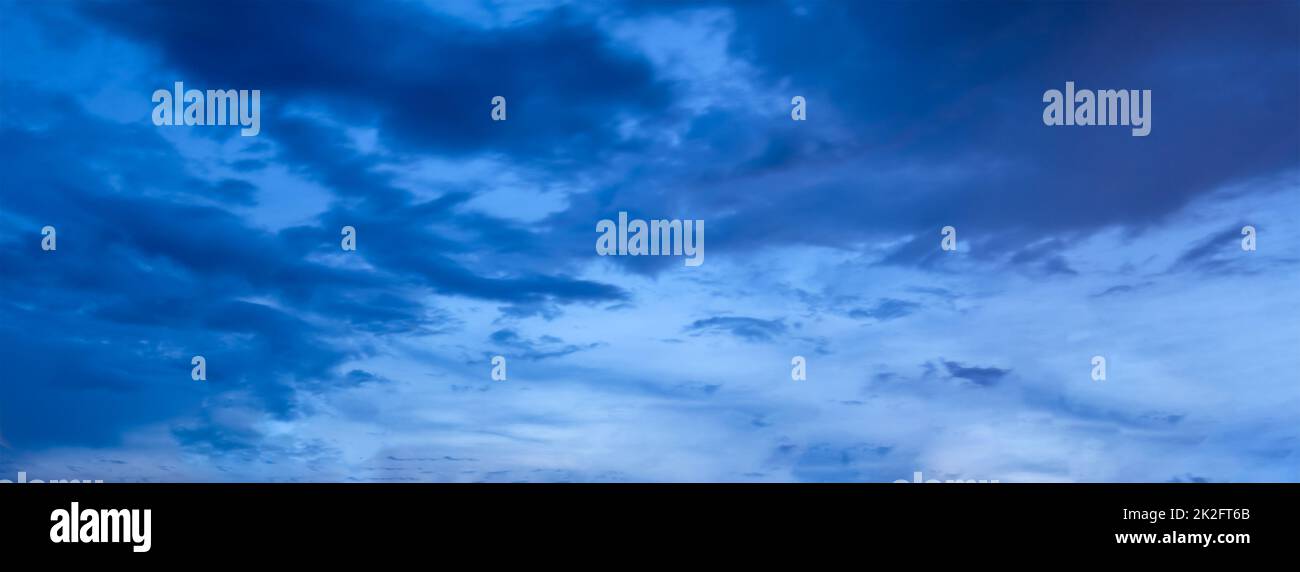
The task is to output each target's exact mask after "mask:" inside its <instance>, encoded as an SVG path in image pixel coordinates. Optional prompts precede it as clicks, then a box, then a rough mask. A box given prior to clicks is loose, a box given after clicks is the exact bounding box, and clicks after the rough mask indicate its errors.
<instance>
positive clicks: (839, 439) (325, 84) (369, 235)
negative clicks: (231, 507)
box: [0, 0, 1300, 483]
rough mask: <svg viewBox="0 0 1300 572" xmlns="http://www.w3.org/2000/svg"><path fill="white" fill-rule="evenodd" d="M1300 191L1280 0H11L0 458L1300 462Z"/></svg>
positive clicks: (1031, 466) (552, 467) (1006, 475)
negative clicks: (256, 124) (611, 227)
mask: <svg viewBox="0 0 1300 572" xmlns="http://www.w3.org/2000/svg"><path fill="white" fill-rule="evenodd" d="M175 82H184V84H185V86H186V88H187V89H199V90H209V89H223V90H224V89H237V90H238V89H244V90H254V89H256V90H259V93H260V132H259V133H258V134H257V135H255V136H247V137H245V136H241V135H240V133H239V128H238V127H232V126H211V125H193V126H185V125H161V126H160V125H155V123H154V122H153V121H152V119H151V117H152V114H153V112H154V106H155V103H154V101H153V100H152V94H153V93H154V92H155V90H159V89H163V90H170V89H172V87H173V85H174V83H175ZM1066 82H1073V84H1074V85H1075V86H1077V88H1078V89H1093V90H1102V89H1131V90H1150V91H1151V98H1150V100H1149V101H1150V107H1149V109H1150V127H1151V131H1150V133H1149V134H1148V135H1147V136H1145V137H1138V136H1133V135H1131V134H1130V129H1129V128H1128V127H1125V126H1049V125H1046V124H1045V123H1044V121H1043V112H1044V105H1045V104H1044V94H1045V92H1047V91H1048V90H1053V89H1055V90H1065V86H1066ZM496 96H501V97H504V98H505V99H506V102H507V104H506V108H505V109H506V112H507V115H506V118H505V120H503V121H495V120H494V118H493V116H492V113H493V109H494V104H493V103H491V101H492V99H493V98H494V97H496ZM796 96H798V97H802V98H804V102H805V103H804V107H803V109H802V111H803V113H804V114H805V115H804V117H805V118H804V119H803V120H796V119H795V118H794V115H793V111H794V105H793V104H792V100H793V98H794V97H796ZM620 212H626V213H628V216H629V217H630V218H640V219H647V220H648V219H682V220H687V221H697V220H698V221H704V227H705V241H704V244H705V246H706V252H707V255H706V257H705V258H704V263H703V264H701V265H699V266H687V265H685V264H683V259H682V257H680V256H601V255H598V254H597V249H596V245H597V239H598V238H599V237H600V234H599V233H598V232H596V228H597V224H598V223H599V221H601V220H604V219H611V220H616V219H617V217H618V214H619V213H620ZM1297 214H1300V3H1297V2H1295V1H1282V2H1253V1H1244V2H1233V3H1227V2H1199V1H1192V2H1185V3H1176V4H1175V3H1162V2H1117V3H1110V2H1033V3H1022V2H998V1H992V2H960V3H943V2H908V3H901V2H874V1H873V2H849V1H825V2H815V1H810V2H796V1H776V2H736V3H728V2H708V1H700V2H689V3H681V2H671V3H659V2H612V1H611V2H572V3H568V2H536V1H526V2H522V1H521V2H509V3H500V4H498V3H490V2H479V1H452V2H449V1H442V0H439V1H427V2H413V1H405V2H388V1H384V2H324V1H283V2H251V1H243V0H234V1H223V2H220V3H209V2H198V1H195V2H180V1H175V2H165V1H164V2H142V1H131V2H102V3H101V2H68V1H55V2H38V1H35V0H0V479H4V480H17V479H18V473H20V472H23V473H26V478H28V479H98V480H103V481H105V482H247V481H255V482H372V481H377V482H520V481H527V482H892V481H895V480H899V479H905V480H913V479H914V475H915V474H916V473H918V472H919V473H922V474H923V475H924V479H940V480H976V479H978V480H997V481H999V482H1002V483H1010V482H1171V481H1172V482H1279V481H1280V482H1297V481H1300V422H1298V421H1300V373H1297V372H1300V321H1298V320H1297V316H1298V315H1300V217H1298V216H1297ZM46 226H52V227H54V228H55V230H56V232H57V235H56V236H57V242H56V247H55V248H54V249H53V250H45V249H44V248H43V230H42V229H43V228H44V227H46ZM344 226H351V227H353V229H355V232H356V234H355V240H356V242H355V245H356V249H355V251H350V250H344V249H343V248H342V246H341V240H342V235H341V229H342V228H343V227H344ZM948 226H951V227H952V228H953V229H954V230H955V231H956V232H955V236H956V239H957V241H956V244H957V247H956V250H955V251H947V250H944V249H943V248H942V239H943V236H941V229H943V228H944V227H948ZM1246 226H1250V227H1252V228H1253V229H1254V230H1255V234H1254V235H1253V238H1254V240H1255V248H1254V250H1247V249H1244V248H1243V240H1244V239H1245V237H1243V235H1242V229H1243V227H1246ZM194 356H203V358H204V359H205V360H206V361H205V367H206V372H205V374H206V375H205V379H203V380H195V379H193V376H192V374H193V373H194V372H193V371H192V370H193V366H192V361H191V359H192V358H193V357H194ZM494 356H501V357H503V358H504V359H505V363H506V369H505V374H506V375H505V379H504V380H497V379H493V376H492V373H493V370H494V365H493V363H492V360H493V357H494ZM796 356H800V357H802V358H803V359H804V361H805V363H806V369H805V373H806V379H794V378H795V377H797V376H795V375H793V373H794V372H793V371H792V370H793V369H794V367H793V366H792V360H793V359H794V358H795V357H796ZM1094 357H1101V358H1104V359H1105V376H1104V379H1098V378H1097V377H1098V376H1097V373H1098V372H1097V368H1095V367H1094V362H1093V359H1094Z"/></svg>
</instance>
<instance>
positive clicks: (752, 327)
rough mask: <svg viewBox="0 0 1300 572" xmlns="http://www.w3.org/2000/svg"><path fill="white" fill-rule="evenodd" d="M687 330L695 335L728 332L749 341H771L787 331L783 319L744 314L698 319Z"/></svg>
mask: <svg viewBox="0 0 1300 572" xmlns="http://www.w3.org/2000/svg"><path fill="white" fill-rule="evenodd" d="M685 331H687V332H691V333H692V334H693V335H700V334H707V333H727V334H731V335H733V336H735V337H737V338H740V339H742V340H744V341H747V342H770V341H772V340H773V339H774V338H775V337H776V336H780V335H782V334H784V333H785V332H786V326H785V323H784V322H783V321H782V320H763V319H759V318H749V317H744V316H718V317H714V318H705V319H703V320H696V321H694V322H692V323H691V324H690V325H689V326H687V327H686V329H685Z"/></svg>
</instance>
